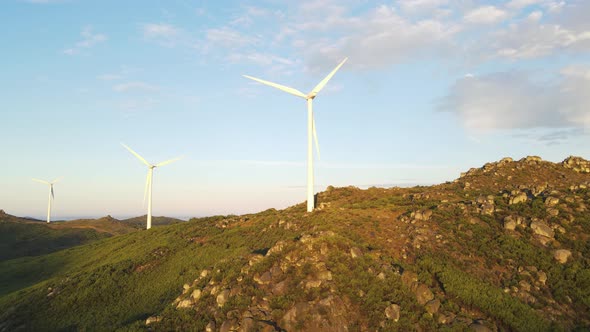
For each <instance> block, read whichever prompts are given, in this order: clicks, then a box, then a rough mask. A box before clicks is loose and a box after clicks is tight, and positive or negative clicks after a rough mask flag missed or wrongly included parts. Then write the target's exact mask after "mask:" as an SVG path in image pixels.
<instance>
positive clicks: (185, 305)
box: [176, 300, 193, 309]
mask: <svg viewBox="0 0 590 332" xmlns="http://www.w3.org/2000/svg"><path fill="white" fill-rule="evenodd" d="M192 305H193V301H191V300H182V301H180V302H178V305H177V306H176V308H178V309H181V308H189V307H192Z"/></svg>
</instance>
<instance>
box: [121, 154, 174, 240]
mask: <svg viewBox="0 0 590 332" xmlns="http://www.w3.org/2000/svg"><path fill="white" fill-rule="evenodd" d="M121 145H123V147H124V148H125V149H127V150H129V152H131V153H132V154H133V155H134V156H135V157H137V159H139V160H140V161H141V162H142V163H144V164H145V165H146V166H147V167H148V174H147V179H146V180H145V190H144V192H143V202H144V203H145V196H146V195H148V212H147V228H146V229H150V228H152V179H153V177H154V168H156V167H160V166H164V165H168V164H170V163H173V162H175V161H178V160H180V159H182V157H178V158H174V159H170V160H166V161H163V162H161V163H158V164H155V165H152V164H150V163H148V162H147V160H145V159H144V158H143V157H142V156H140V155H139V154H138V153H137V152H135V151H133V150H132V149H131V148H130V147H128V146H127V145H125V144H123V143H121ZM148 191H149V193H148Z"/></svg>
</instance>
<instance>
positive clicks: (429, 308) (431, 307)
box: [424, 299, 440, 315]
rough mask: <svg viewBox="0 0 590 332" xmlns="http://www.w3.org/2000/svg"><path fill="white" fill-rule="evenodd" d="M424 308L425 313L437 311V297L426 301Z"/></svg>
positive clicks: (438, 303)
mask: <svg viewBox="0 0 590 332" xmlns="http://www.w3.org/2000/svg"><path fill="white" fill-rule="evenodd" d="M424 308H425V309H426V312H427V313H429V314H431V315H434V314H435V313H437V312H438V309H440V301H439V300H438V299H434V300H431V301H428V303H426V305H425V306H424Z"/></svg>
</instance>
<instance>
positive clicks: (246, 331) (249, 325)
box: [238, 317, 257, 332]
mask: <svg viewBox="0 0 590 332" xmlns="http://www.w3.org/2000/svg"><path fill="white" fill-rule="evenodd" d="M238 331H239V332H250V331H257V329H256V321H255V320H254V319H253V318H252V317H244V318H242V322H241V323H240V328H239V329H238Z"/></svg>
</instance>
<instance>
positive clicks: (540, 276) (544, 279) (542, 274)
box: [537, 271, 547, 285]
mask: <svg viewBox="0 0 590 332" xmlns="http://www.w3.org/2000/svg"><path fill="white" fill-rule="evenodd" d="M537 277H538V279H539V282H540V283H541V284H542V285H545V282H547V273H545V272H543V271H539V272H538V273H537Z"/></svg>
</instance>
